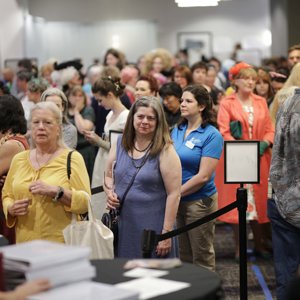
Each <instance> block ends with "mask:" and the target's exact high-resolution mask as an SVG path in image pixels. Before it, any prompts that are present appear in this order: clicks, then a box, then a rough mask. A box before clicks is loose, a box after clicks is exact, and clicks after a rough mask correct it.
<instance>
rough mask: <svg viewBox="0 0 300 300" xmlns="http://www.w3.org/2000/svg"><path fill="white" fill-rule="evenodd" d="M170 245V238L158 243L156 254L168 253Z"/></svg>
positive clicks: (164, 254)
mask: <svg viewBox="0 0 300 300" xmlns="http://www.w3.org/2000/svg"><path fill="white" fill-rule="evenodd" d="M171 246H172V239H167V240H164V241H161V242H159V243H158V245H157V247H156V254H157V256H162V257H164V256H166V255H168V254H169V253H170V251H171Z"/></svg>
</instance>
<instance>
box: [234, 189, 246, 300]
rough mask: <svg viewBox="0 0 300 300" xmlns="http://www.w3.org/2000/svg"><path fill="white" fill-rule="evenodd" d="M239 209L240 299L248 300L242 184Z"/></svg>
mask: <svg viewBox="0 0 300 300" xmlns="http://www.w3.org/2000/svg"><path fill="white" fill-rule="evenodd" d="M236 196H237V202H238V204H237V207H238V211H239V241H240V245H239V246H240V299H241V300H247V298H248V295H247V288H248V287H247V224H246V212H247V205H248V201H247V190H246V189H245V188H244V187H243V184H241V186H240V188H238V189H237V192H236Z"/></svg>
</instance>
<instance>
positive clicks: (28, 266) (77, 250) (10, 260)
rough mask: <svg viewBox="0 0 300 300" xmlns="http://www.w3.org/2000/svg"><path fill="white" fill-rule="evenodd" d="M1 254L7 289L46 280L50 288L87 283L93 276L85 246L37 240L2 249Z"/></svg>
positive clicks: (93, 270) (94, 271) (92, 268)
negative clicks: (78, 282)
mask: <svg viewBox="0 0 300 300" xmlns="http://www.w3.org/2000/svg"><path fill="white" fill-rule="evenodd" d="M1 252H2V253H3V269H4V274H5V278H6V285H7V287H8V288H9V289H11V288H14V287H15V286H16V285H18V284H20V283H22V282H24V281H25V280H32V279H41V278H46V279H48V280H49V281H50V283H51V285H52V286H59V285H64V284H69V283H72V282H77V281H82V280H89V279H91V278H93V277H94V276H95V274H96V270H95V267H94V266H92V265H91V264H90V261H89V258H88V257H89V254H90V249H89V248H87V247H73V246H67V245H65V244H60V243H54V242H49V241H40V240H36V241H31V242H26V243H21V244H16V245H11V246H5V247H1Z"/></svg>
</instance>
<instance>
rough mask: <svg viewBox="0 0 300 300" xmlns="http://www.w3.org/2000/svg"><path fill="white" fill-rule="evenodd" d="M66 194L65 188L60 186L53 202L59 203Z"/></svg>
mask: <svg viewBox="0 0 300 300" xmlns="http://www.w3.org/2000/svg"><path fill="white" fill-rule="evenodd" d="M64 192H65V190H64V188H63V187H61V186H59V187H58V190H57V192H56V195H55V197H54V198H53V199H52V201H53V202H57V201H58V200H59V199H60V198H61V197H62V196H63V195H64Z"/></svg>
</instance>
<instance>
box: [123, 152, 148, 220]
mask: <svg viewBox="0 0 300 300" xmlns="http://www.w3.org/2000/svg"><path fill="white" fill-rule="evenodd" d="M148 157H149V152H148V153H146V154H145V158H144V160H143V162H142V164H141V165H140V166H139V167H138V168H137V170H136V172H135V173H134V174H133V176H132V178H131V180H130V183H129V185H128V187H127V189H126V191H125V192H124V194H123V197H122V205H123V204H124V201H125V198H126V196H127V194H128V192H129V190H130V188H131V187H132V185H133V182H134V180H135V178H136V175H137V174H138V172H139V171H140V169H141V168H142V166H143V165H144V164H145V163H146V161H147V159H148ZM121 208H122V206H120V207H119V209H118V213H119V214H120V211H121Z"/></svg>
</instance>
